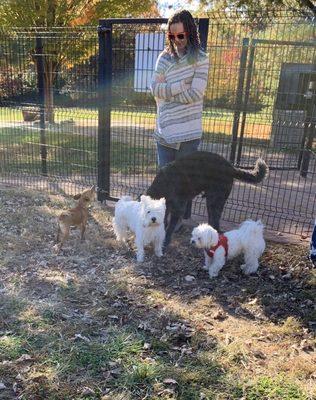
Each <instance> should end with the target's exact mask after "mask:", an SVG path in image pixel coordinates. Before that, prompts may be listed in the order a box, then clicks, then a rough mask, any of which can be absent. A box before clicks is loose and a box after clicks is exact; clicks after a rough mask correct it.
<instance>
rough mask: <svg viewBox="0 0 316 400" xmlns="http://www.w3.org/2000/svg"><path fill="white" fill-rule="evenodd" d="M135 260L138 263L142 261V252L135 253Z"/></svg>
mask: <svg viewBox="0 0 316 400" xmlns="http://www.w3.org/2000/svg"><path fill="white" fill-rule="evenodd" d="M136 260H137V262H138V263H142V262H144V255H143V254H137V256H136Z"/></svg>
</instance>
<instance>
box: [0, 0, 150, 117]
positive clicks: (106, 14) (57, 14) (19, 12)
mask: <svg viewBox="0 0 316 400" xmlns="http://www.w3.org/2000/svg"><path fill="white" fill-rule="evenodd" d="M149 11H150V12H151V13H152V14H153V15H158V11H157V7H156V1H155V0H143V1H141V2H140V1H139V0H129V1H125V0H1V3H0V26H2V27H3V28H4V29H6V28H7V32H8V31H10V29H12V27H16V28H18V27H23V28H35V32H37V31H39V30H43V29H44V31H46V32H48V31H49V30H52V29H51V28H53V27H60V28H69V27H73V28H75V27H77V26H79V25H80V26H81V25H94V24H97V22H98V20H99V18H114V17H126V16H140V15H146V14H148V12H149ZM38 28H40V29H38ZM33 32H34V30H33ZM52 32H53V30H52ZM60 32H61V31H60ZM64 32H65V35H64V36H63V35H62V34H61V33H60V34H55V36H54V32H53V33H52V35H51V38H50V40H48V41H47V42H46V43H45V44H46V48H45V53H46V54H48V55H49V56H45V57H44V81H45V85H44V93H45V105H46V118H47V120H48V121H49V122H53V121H54V114H53V90H52V88H53V81H54V79H55V77H56V75H57V72H58V69H59V68H60V67H61V65H63V64H68V65H70V64H71V63H72V61H71V60H74V59H75V60H78V59H80V58H81V59H82V58H87V57H89V56H91V51H89V48H87V41H86V42H85V41H84V40H82V42H81V44H80V42H77V43H76V45H75V46H74V45H73V43H72V42H70V41H69V40H67V30H65V31H64ZM55 33H56V32H55ZM76 33H78V35H79V34H80V35H82V37H84V35H85V32H84V30H81V31H80V30H78V31H77V32H76ZM33 60H34V61H35V52H33Z"/></svg>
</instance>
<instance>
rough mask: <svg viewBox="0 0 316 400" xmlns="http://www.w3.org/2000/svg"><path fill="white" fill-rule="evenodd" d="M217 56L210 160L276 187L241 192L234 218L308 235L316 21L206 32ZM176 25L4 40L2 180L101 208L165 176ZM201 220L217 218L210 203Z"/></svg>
mask: <svg viewBox="0 0 316 400" xmlns="http://www.w3.org/2000/svg"><path fill="white" fill-rule="evenodd" d="M196 22H197V24H198V27H199V31H200V37H201V43H202V46H203V47H204V48H205V49H206V50H207V52H208V53H209V56H210V70H209V82H208V88H207V93H206V95H205V101H204V112H203V140H202V143H201V149H203V150H207V151H212V152H216V153H218V154H221V155H223V156H224V157H225V158H227V159H228V160H230V161H231V162H232V163H234V164H235V165H238V166H240V167H243V168H251V167H253V165H254V163H255V160H256V159H257V158H258V157H259V156H261V157H262V158H264V159H265V160H266V162H267V163H268V165H269V168H270V173H269V176H268V178H267V179H266V180H265V181H264V182H263V183H262V184H259V185H258V186H250V185H247V184H243V183H239V182H235V184H234V188H233V191H232V193H231V196H230V198H229V200H228V202H227V205H226V207H225V210H224V214H223V219H224V220H226V221H229V222H236V223H237V222H240V221H242V220H244V219H246V218H261V219H262V220H263V221H264V223H265V224H266V226H267V228H269V229H272V230H276V231H283V232H286V233H292V234H296V235H300V234H302V233H308V232H309V231H310V230H311V229H312V226H313V221H314V218H315V217H316V200H315V193H316V177H315V175H316V146H315V131H316V128H315V123H316V111H315V109H316V106H315V99H316V57H315V56H316V41H315V37H316V35H315V33H316V32H315V31H316V21H315V19H313V17H311V16H309V15H303V16H302V15H298V14H296V13H294V12H287V13H277V14H276V13H274V14H273V15H272V14H271V15H268V14H267V15H264V16H258V15H257V16H252V17H251V18H250V17H246V16H245V15H244V14H242V13H238V14H236V13H234V14H233V13H226V14H210V15H209V18H202V19H199V20H197V21H196ZM165 24H166V20H164V19H107V20H101V21H100V25H99V27H79V28H67V29H65V28H54V29H49V30H47V29H39V28H37V29H30V28H25V29H11V30H5V31H4V30H3V31H0V55H1V57H0V177H1V181H2V182H4V183H6V182H7V183H12V184H16V185H24V186H31V187H34V188H38V189H44V190H53V191H56V190H57V191H61V192H65V193H68V194H70V193H74V192H75V191H76V190H78V188H81V187H85V186H87V185H90V184H95V183H97V185H98V187H99V199H100V200H103V199H112V198H117V197H120V196H121V195H123V194H127V193H128V194H132V195H134V196H135V197H136V196H137V195H139V194H140V193H142V192H145V190H146V188H147V187H148V186H149V184H150V183H151V181H152V179H153V177H154V176H155V174H156V171H157V162H156V148H155V143H154V140H153V137H152V133H153V130H154V129H155V118H156V115H155V112H156V106H155V101H154V99H153V97H152V95H151V93H150V90H149V84H150V78H151V75H152V72H153V68H154V65H155V60H156V58H157V56H158V54H159V53H160V51H161V50H162V49H163V47H164V43H165V29H166V25H165ZM193 211H194V213H195V214H196V215H199V216H202V217H203V216H205V215H206V210H205V205H204V200H203V199H202V198H198V199H197V200H196V201H195V203H194V210H193Z"/></svg>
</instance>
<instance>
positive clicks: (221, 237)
mask: <svg viewBox="0 0 316 400" xmlns="http://www.w3.org/2000/svg"><path fill="white" fill-rule="evenodd" d="M220 246H223V247H224V250H225V257H227V254H228V243H227V237H226V236H225V235H219V238H218V243H217V244H216V245H215V246H212V247H211V248H210V249H209V250H206V249H204V250H205V253H206V254H207V255H208V256H209V257H211V258H213V257H214V253H215V251H216V250H217V249H218V248H219V247H220Z"/></svg>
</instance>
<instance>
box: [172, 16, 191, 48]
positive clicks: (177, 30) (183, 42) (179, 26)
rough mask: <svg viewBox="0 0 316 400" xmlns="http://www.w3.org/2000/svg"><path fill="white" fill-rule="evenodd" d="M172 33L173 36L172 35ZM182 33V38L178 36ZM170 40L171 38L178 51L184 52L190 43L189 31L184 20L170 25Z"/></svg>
mask: <svg viewBox="0 0 316 400" xmlns="http://www.w3.org/2000/svg"><path fill="white" fill-rule="evenodd" d="M170 34H171V37H170ZM178 35H180V38H179V37H178ZM169 40H171V41H172V42H173V43H174V44H175V47H176V49H177V51H178V52H180V53H181V52H183V51H184V50H185V48H186V46H187V44H188V37H187V32H185V30H184V26H183V23H182V22H176V23H174V24H171V25H170V28H169Z"/></svg>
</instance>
